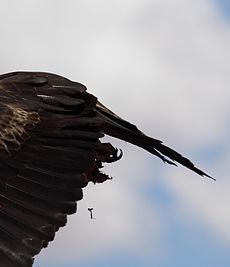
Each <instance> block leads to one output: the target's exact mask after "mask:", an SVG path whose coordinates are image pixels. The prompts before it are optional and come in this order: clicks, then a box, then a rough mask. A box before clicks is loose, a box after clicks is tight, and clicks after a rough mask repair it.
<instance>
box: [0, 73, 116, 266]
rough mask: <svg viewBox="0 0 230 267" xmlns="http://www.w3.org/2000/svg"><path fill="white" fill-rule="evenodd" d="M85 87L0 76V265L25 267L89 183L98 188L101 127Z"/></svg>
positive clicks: (106, 151) (108, 154) (46, 77)
mask: <svg viewBox="0 0 230 267" xmlns="http://www.w3.org/2000/svg"><path fill="white" fill-rule="evenodd" d="M96 101H97V100H96V98H95V97H94V96H92V95H90V94H87V93H86V91H85V87H84V86H83V85H81V84H79V83H74V82H70V81H69V80H67V79H64V78H62V77H60V76H56V75H51V74H45V73H20V72H19V73H11V74H7V75H2V76H0V103H1V104H0V262H1V266H2V267H15V266H17V267H20V266H21V267H27V266H32V264H33V257H34V255H36V254H38V253H39V252H40V250H41V249H42V248H43V247H46V246H47V244H48V242H49V241H51V240H53V238H54V234H55V232H56V231H57V230H58V229H59V228H60V227H61V226H64V225H65V224H66V217H67V214H72V213H74V212H76V201H78V200H80V199H81V198H82V188H83V187H85V186H86V185H87V184H88V182H89V181H93V182H103V181H105V180H106V179H108V178H109V177H108V176H107V175H105V174H103V173H101V172H100V170H99V169H100V167H101V166H102V162H112V161H114V160H116V159H117V150H115V149H114V148H113V147H112V146H111V145H109V144H102V143H101V142H100V141H99V138H100V137H102V136H103V133H102V132H101V131H100V130H99V128H100V125H101V124H102V122H103V120H102V119H101V118H99V117H98V116H97V114H96V112H94V111H93V107H95V105H96Z"/></svg>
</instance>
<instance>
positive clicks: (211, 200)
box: [0, 0, 230, 267]
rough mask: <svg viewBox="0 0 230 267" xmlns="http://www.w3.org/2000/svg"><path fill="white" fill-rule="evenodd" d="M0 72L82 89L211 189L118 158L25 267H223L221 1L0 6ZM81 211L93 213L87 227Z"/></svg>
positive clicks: (131, 155)
mask: <svg viewBox="0 0 230 267" xmlns="http://www.w3.org/2000/svg"><path fill="white" fill-rule="evenodd" d="M0 6H1V8H0V32H1V41H0V58H1V62H0V73H7V72H11V71H15V70H34V71H47V72H53V73H57V74H60V75H63V76H66V77H68V78H70V79H72V80H75V81H79V82H82V83H83V84H85V85H86V86H87V88H88V91H89V92H90V93H93V94H94V95H96V96H97V97H98V98H99V100H100V101H101V102H102V103H104V104H105V105H106V106H108V107H109V108H110V109H112V110H113V111H115V112H116V113H118V114H119V116H121V117H123V118H125V119H127V120H129V121H131V122H133V123H134V124H136V125H137V126H138V128H139V129H141V130H142V131H143V132H145V133H146V134H148V135H150V136H153V137H155V138H158V139H161V140H162V141H164V143H165V144H167V145H169V146H171V147H172V148H174V149H176V150H178V151H179V152H180V153H182V154H183V155H185V156H187V157H189V158H190V159H192V160H193V162H194V163H196V165H197V166H198V167H200V168H202V170H204V171H205V172H207V173H209V174H210V175H211V176H213V177H215V178H216V179H217V181H216V182H213V181H212V180H210V179H205V178H201V177H199V176H198V175H196V174H194V173H192V172H191V171H189V170H186V169H185V168H183V167H181V166H180V167H178V168H175V167H172V166H167V165H165V164H163V163H162V162H161V161H160V160H158V159H157V158H155V157H154V156H152V155H150V154H148V153H147V152H145V151H143V150H141V149H140V148H137V147H134V146H133V145H129V144H127V143H124V142H121V141H117V140H115V139H113V138H109V137H105V141H110V142H112V143H113V144H114V146H116V147H118V148H121V149H122V150H123V152H124V156H123V158H122V159H121V160H120V161H119V162H116V163H114V164H111V165H107V166H105V168H104V170H105V172H107V173H109V174H110V175H112V176H113V180H111V181H108V182H106V183H104V184H99V185H92V184H90V185H88V186H87V188H85V189H84V199H83V200H82V201H80V202H79V203H78V211H77V213H76V214H75V215H71V216H69V219H68V224H67V226H66V227H65V228H62V229H61V230H59V232H58V233H57V235H56V238H55V241H54V242H52V243H50V245H49V247H48V248H47V249H44V250H43V251H42V252H41V253H40V254H39V255H38V256H37V257H36V260H35V264H34V266H35V267H53V266H55V267H63V266H65V267H78V266H81V267H91V266H94V267H97V266H100V267H107V266H110V267H113V266H114V267H115V266H116V267H117V266H126V267H145V266H146V267H147V266H148V267H149V266H156V267H182V266H187V267H194V266H196V267H204V266H209V267H228V266H230V253H229V250H230V208H229V203H230V177H229V175H230V165H229V162H230V145H229V142H228V141H229V132H230V123H229V116H230V105H229V99H230V90H229V85H230V73H229V69H230V49H229V47H230V2H229V0H219V1H218V0H174V1H170V0H132V1H131V0H110V1H106V0H94V1H89V0H84V1H83V0H77V1H76V0H68V1H66V0H65V1H64V0H21V1H16V0H0ZM88 207H93V208H94V216H95V217H96V219H95V220H90V218H89V212H88V210H87V209H88Z"/></svg>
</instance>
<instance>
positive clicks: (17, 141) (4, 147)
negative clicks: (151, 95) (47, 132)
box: [0, 104, 40, 157]
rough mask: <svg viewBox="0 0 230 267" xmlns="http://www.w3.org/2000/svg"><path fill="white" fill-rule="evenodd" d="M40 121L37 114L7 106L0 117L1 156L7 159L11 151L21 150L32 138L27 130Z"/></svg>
mask: <svg viewBox="0 0 230 267" xmlns="http://www.w3.org/2000/svg"><path fill="white" fill-rule="evenodd" d="M39 121H40V117H39V115H38V114H37V113H36V112H29V111H26V110H23V109H22V108H18V107H15V106H13V105H10V104H8V105H6V107H5V110H4V113H3V114H1V115H0V155H1V156H3V157H7V156H9V155H10V150H18V149H20V145H21V143H23V142H24V141H25V140H26V139H28V138H29V137H30V136H29V134H28V133H27V131H26V129H31V128H33V127H35V125H36V124H37V123H38V122H39Z"/></svg>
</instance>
